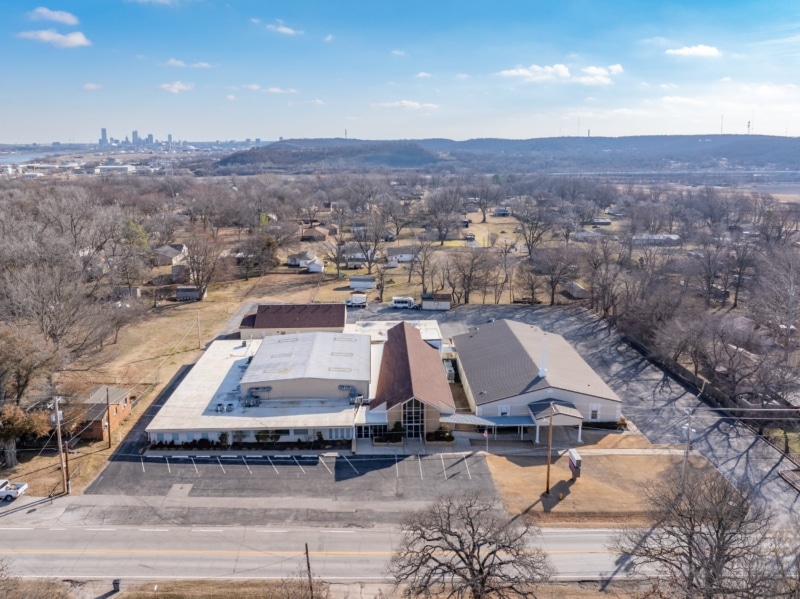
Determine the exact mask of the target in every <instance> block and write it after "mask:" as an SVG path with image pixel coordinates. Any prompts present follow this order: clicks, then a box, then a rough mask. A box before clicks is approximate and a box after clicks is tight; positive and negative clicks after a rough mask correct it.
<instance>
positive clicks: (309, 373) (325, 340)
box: [241, 332, 370, 385]
mask: <svg viewBox="0 0 800 599" xmlns="http://www.w3.org/2000/svg"><path fill="white" fill-rule="evenodd" d="M288 379H329V380H337V379H341V380H354V379H355V380H362V381H368V380H370V339H369V337H368V336H366V335H353V334H347V333H323V332H315V333H295V334H290V335H275V336H272V337H264V338H263V339H262V340H261V344H260V347H259V348H258V349H257V350H256V352H255V355H254V356H253V360H252V361H251V363H250V365H249V366H248V367H247V370H246V372H245V373H244V375H243V376H242V380H241V383H242V385H252V384H257V383H262V382H266V381H275V380H288Z"/></svg>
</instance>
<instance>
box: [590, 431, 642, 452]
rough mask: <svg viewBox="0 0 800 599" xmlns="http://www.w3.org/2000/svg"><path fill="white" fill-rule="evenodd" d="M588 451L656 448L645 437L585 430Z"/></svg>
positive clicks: (633, 434) (635, 434) (634, 434)
mask: <svg viewBox="0 0 800 599" xmlns="http://www.w3.org/2000/svg"><path fill="white" fill-rule="evenodd" d="M581 438H582V439H583V445H582V446H581V447H586V448H587V449H652V448H654V447H657V446H654V445H653V444H652V443H650V441H648V440H647V438H646V437H645V436H644V435H641V434H637V433H618V432H611V431H593V430H586V429H583V433H582V435H581Z"/></svg>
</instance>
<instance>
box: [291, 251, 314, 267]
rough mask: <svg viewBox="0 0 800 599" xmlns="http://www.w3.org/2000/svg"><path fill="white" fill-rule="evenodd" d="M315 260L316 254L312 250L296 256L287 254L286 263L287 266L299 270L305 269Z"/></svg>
mask: <svg viewBox="0 0 800 599" xmlns="http://www.w3.org/2000/svg"><path fill="white" fill-rule="evenodd" d="M316 259H317V254H316V253H315V252H314V251H312V250H306V251H305V252H298V253H296V254H289V256H288V258H287V259H286V263H287V264H288V265H289V266H296V267H299V268H306V267H307V266H308V264H309V263H310V262H312V261H314V260H316Z"/></svg>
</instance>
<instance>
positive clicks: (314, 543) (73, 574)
mask: <svg viewBox="0 0 800 599" xmlns="http://www.w3.org/2000/svg"><path fill="white" fill-rule="evenodd" d="M611 534H612V533H611V532H610V531H608V530H589V529H587V530H570V529H551V530H543V531H542V536H541V538H540V539H539V540H538V541H537V542H536V544H537V545H538V546H540V547H542V548H543V549H545V551H546V552H547V553H548V555H549V557H550V559H551V562H552V563H553V565H554V566H555V568H556V570H557V572H558V575H557V579H561V580H576V579H579V580H580V579H595V580H597V579H606V578H608V577H610V576H621V575H623V574H624V572H625V568H624V565H625V564H626V563H627V562H625V561H624V560H619V559H618V556H617V555H615V554H614V553H613V552H611V551H609V550H608V549H606V546H607V544H608V541H609V539H610V535H611ZM398 539H399V537H398V532H397V529H395V528H384V529H373V530H359V529H355V530H354V529H347V528H344V529H341V528H340V529H325V528H292V527H287V526H278V527H263V526H252V527H236V528H224V527H219V528H210V527H191V528H180V527H172V526H158V527H153V526H150V527H116V526H114V527H112V526H98V527H89V528H75V527H72V528H70V527H63V526H51V527H48V528H42V529H34V528H29V527H18V528H4V529H3V543H2V544H0V558H6V559H10V560H11V567H12V569H13V571H14V572H15V573H16V574H17V575H20V576H29V577H58V578H75V579H90V578H121V579H126V580H131V579H146V580H159V579H176V578H179V579H191V578H204V579H209V578H215V579H223V580H224V579H232V578H251V579H252V578H264V579H266V578H282V577H288V576H293V575H296V574H297V572H298V570H299V569H300V568H302V567H303V566H304V564H305V561H304V560H305V557H304V545H305V543H308V548H309V556H310V561H311V567H312V569H313V572H314V575H315V576H319V577H321V578H323V579H325V580H329V581H336V580H341V581H346V580H352V581H362V582H366V581H379V580H384V579H385V577H386V564H387V561H388V559H389V557H390V556H391V552H392V547H393V545H394V544H395V543H396V542H397V541H398Z"/></svg>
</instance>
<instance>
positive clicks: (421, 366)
mask: <svg viewBox="0 0 800 599" xmlns="http://www.w3.org/2000/svg"><path fill="white" fill-rule="evenodd" d="M412 397H416V398H417V399H418V400H420V401H421V402H423V403H424V404H427V405H428V406H430V407H432V408H435V409H437V410H439V412H441V413H445V414H452V413H453V412H455V404H454V403H453V394H452V393H451V392H450V385H449V384H448V383H447V376H446V375H445V372H444V367H443V366H442V359H441V357H440V356H439V352H438V351H436V350H435V349H434V348H433V347H431V346H430V345H428V344H427V343H426V342H425V341H423V340H422V336H421V335H420V333H419V330H418V329H416V328H415V327H413V326H411V325H410V324H408V323H407V322H402V323H400V324H398V325H397V326H394V327H392V328H391V329H389V333H388V339H387V341H386V343H385V344H384V346H383V359H382V361H381V371H380V375H379V378H378V389H377V391H376V393H375V399H373V400H372V402H371V403H370V407H376V406H379V405H380V404H382V403H386V409H387V410H388V409H390V408H393V407H394V406H396V405H398V404H401V403H403V402H405V401H408V400H409V399H411V398H412Z"/></svg>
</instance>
